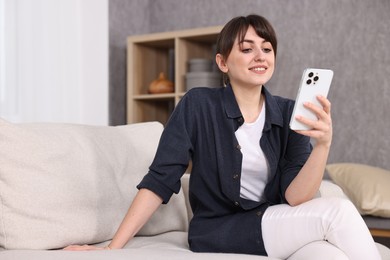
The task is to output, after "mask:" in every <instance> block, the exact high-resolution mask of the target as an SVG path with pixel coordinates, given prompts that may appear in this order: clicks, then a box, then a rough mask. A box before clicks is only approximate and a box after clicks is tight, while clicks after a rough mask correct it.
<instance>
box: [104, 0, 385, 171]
mask: <svg viewBox="0 0 390 260" xmlns="http://www.w3.org/2000/svg"><path fill="white" fill-rule="evenodd" d="M109 10H110V13H109V20H110V123H111V124H112V125H118V124H124V123H125V122H126V114H125V113H126V112H125V109H126V108H125V106H126V104H125V97H126V96H125V94H126V90H125V88H126V37H127V36H129V35H135V34H145V33H152V32H162V31H171V30H181V29H188V28H195V27H203V26H214V25H223V24H225V23H226V22H227V21H228V20H230V19H231V18H232V17H233V16H237V15H247V14H250V13H257V14H261V15H263V16H265V17H266V18H268V19H269V20H270V21H271V23H272V24H273V25H274V27H275V30H276V32H277V34H278V39H279V46H278V56H277V67H276V72H275V74H274V76H273V78H272V79H271V81H270V82H269V84H268V89H269V90H270V91H271V92H272V93H274V94H277V95H282V96H286V97H290V98H294V97H295V95H296V91H297V88H298V83H299V80H300V77H301V73H302V71H303V69H304V68H306V67H322V68H331V69H333V70H334V72H335V75H334V80H333V83H332V88H331V91H330V93H329V98H330V100H331V102H332V111H333V126H334V139H333V140H334V141H333V146H332V150H331V155H330V158H329V162H356V163H365V164H370V165H375V166H378V167H383V168H386V169H390V134H389V131H390V120H389V119H390V116H389V113H390V105H389V102H388V100H390V49H389V47H388V46H390V1H389V0H371V1H366V0H328V1H320V0H294V1H289V0H275V1H268V0H257V1H255V0H252V1H249V0H246V1H235V0H110V1H109Z"/></svg>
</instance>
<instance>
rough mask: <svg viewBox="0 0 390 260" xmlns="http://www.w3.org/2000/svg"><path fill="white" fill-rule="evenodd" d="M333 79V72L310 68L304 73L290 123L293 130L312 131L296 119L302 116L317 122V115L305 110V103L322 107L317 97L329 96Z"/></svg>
mask: <svg viewBox="0 0 390 260" xmlns="http://www.w3.org/2000/svg"><path fill="white" fill-rule="evenodd" d="M332 79H333V71H332V70H327V69H314V68H308V69H305V70H304V71H303V74H302V79H301V83H300V86H299V90H298V95H297V98H296V100H295V106H294V110H293V113H292V116H291V121H290V128H291V129H292V130H310V127H309V126H307V125H305V124H303V123H301V122H298V121H297V120H296V119H295V117H296V116H297V115H300V116H303V117H306V118H308V119H311V120H317V116H316V114H315V113H313V112H312V111H311V110H309V109H307V108H305V107H304V106H303V103H305V102H311V103H313V104H315V105H317V106H320V107H322V105H321V104H320V102H319V101H318V100H317V96H318V95H322V96H324V97H327V96H328V92H329V88H330V84H331V83H332Z"/></svg>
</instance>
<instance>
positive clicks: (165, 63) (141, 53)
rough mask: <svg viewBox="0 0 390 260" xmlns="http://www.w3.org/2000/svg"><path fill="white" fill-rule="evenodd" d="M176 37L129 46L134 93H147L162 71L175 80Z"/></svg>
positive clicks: (130, 75)
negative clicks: (174, 56)
mask: <svg viewBox="0 0 390 260" xmlns="http://www.w3.org/2000/svg"><path fill="white" fill-rule="evenodd" d="M174 43H175V41H174V39H170V40H161V41H152V42H146V43H143V42H142V43H134V44H132V45H131V47H130V48H128V51H129V53H128V55H129V59H132V61H133V62H132V66H130V67H129V68H128V70H129V71H128V76H129V77H130V78H129V79H128V80H129V81H130V82H131V84H132V85H133V88H132V89H133V92H132V94H133V95H141V94H147V93H148V88H149V85H150V83H151V82H152V81H153V80H155V79H157V78H158V76H159V74H160V72H163V73H164V74H165V77H166V78H167V79H169V80H172V81H174V76H173V74H174V71H173V70H174V66H175V65H174V58H173V55H174V54H173V53H174Z"/></svg>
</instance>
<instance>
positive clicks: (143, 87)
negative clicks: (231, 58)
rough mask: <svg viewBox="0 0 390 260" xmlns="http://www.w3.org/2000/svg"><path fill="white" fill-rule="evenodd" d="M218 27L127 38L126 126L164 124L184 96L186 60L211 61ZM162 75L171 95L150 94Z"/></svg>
mask: <svg viewBox="0 0 390 260" xmlns="http://www.w3.org/2000/svg"><path fill="white" fill-rule="evenodd" d="M221 29H222V27H221V26H215V27H207V28H197V29H190V30H183V31H173V32H164V33H153V34H147V35H137V36H130V37H128V38H127V123H137V122H146V121H159V122H161V123H163V124H165V123H166V122H167V120H168V118H169V116H170V114H171V113H172V111H173V109H174V107H175V106H176V104H177V103H178V102H179V100H180V98H181V97H182V96H183V95H184V94H185V92H186V86H185V75H186V73H187V71H188V65H187V63H188V60H190V59H194V58H207V59H214V56H215V50H214V46H215V42H216V39H217V36H218V33H219V32H220V30H221ZM160 72H163V73H164V74H165V76H166V77H167V78H169V79H170V80H172V81H173V82H174V92H173V93H167V94H149V93H148V88H149V84H150V83H151V82H152V81H153V80H155V79H156V78H157V77H158V75H159V73H160Z"/></svg>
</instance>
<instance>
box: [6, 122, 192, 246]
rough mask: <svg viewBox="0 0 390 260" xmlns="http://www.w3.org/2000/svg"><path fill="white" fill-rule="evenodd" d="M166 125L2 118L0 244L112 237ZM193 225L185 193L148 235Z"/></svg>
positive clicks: (156, 219) (148, 227) (146, 229)
mask: <svg viewBox="0 0 390 260" xmlns="http://www.w3.org/2000/svg"><path fill="white" fill-rule="evenodd" d="M162 130H163V126H162V125H161V124H160V123H157V122H148V123H139V124H133V125H126V126H117V127H109V126H87V125H76V124H60V123H29V124H12V123H9V122H6V121H4V120H0V247H3V248H6V249H53V248H61V247H65V246H67V245H69V244H90V243H98V242H102V241H106V240H110V239H111V238H112V237H113V235H114V233H115V231H116V229H117V228H118V226H119V224H120V222H121V221H122V219H123V217H124V215H125V213H126V211H127V209H128V207H129V205H130V203H131V201H132V199H133V197H134V196H135V194H136V192H137V189H136V185H137V184H138V183H139V182H140V181H141V179H142V178H143V176H144V175H145V174H146V173H147V171H148V167H149V165H150V164H151V162H152V160H153V157H154V153H155V151H156V149H157V145H158V142H159V138H160V135H161V133H162ZM187 226H188V221H187V212H186V206H185V199H184V195H183V194H182V193H180V194H179V196H173V197H172V199H171V203H169V204H168V205H163V206H162V207H160V209H159V210H158V212H157V213H156V214H155V215H154V216H153V218H152V219H151V220H150V221H149V223H148V224H147V225H145V226H144V228H143V229H142V230H141V231H140V232H139V234H140V235H156V234H160V233H164V232H168V231H172V230H181V231H186V230H187Z"/></svg>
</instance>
